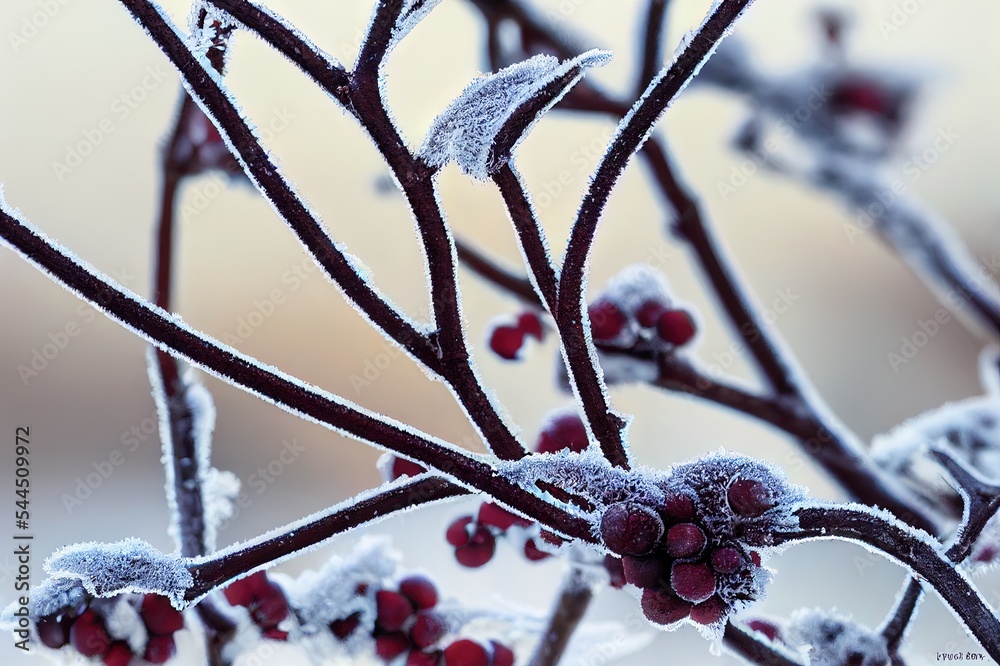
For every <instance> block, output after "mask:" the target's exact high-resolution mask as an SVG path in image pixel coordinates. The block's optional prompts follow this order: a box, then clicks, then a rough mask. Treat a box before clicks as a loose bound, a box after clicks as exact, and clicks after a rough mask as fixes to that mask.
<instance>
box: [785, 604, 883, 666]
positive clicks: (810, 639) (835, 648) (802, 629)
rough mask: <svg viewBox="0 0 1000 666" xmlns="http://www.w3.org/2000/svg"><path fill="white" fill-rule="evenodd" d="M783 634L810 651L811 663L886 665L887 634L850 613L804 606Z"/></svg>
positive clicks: (820, 665) (816, 665)
mask: <svg viewBox="0 0 1000 666" xmlns="http://www.w3.org/2000/svg"><path fill="white" fill-rule="evenodd" d="M782 638H784V639H785V641H786V642H787V643H788V644H789V645H790V646H792V647H793V648H797V649H798V650H800V651H801V652H803V653H804V654H806V655H808V658H809V664H810V666H843V665H844V664H851V665H852V666H885V664H886V663H887V662H888V661H889V648H888V646H887V645H886V642H885V638H883V637H882V636H881V635H880V634H879V633H877V632H874V631H872V630H871V629H869V628H868V627H865V626H864V625H862V624H859V623H857V622H854V621H853V620H851V618H850V617H847V616H842V615H837V614H834V613H832V612H829V611H825V610H821V609H818V608H817V609H814V610H809V609H802V610H799V611H796V612H795V613H793V614H792V616H791V617H790V618H789V620H788V623H787V624H786V625H785V627H784V630H783V631H782Z"/></svg>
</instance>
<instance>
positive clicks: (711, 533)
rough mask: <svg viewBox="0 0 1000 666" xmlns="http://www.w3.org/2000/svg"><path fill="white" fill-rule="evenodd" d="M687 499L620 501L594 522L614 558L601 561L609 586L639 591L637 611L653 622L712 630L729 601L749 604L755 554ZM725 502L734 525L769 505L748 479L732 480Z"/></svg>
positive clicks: (757, 559) (763, 493)
mask: <svg viewBox="0 0 1000 666" xmlns="http://www.w3.org/2000/svg"><path fill="white" fill-rule="evenodd" d="M695 499H697V498H694V499H693V498H692V497H691V496H688V495H686V494H683V493H678V492H667V493H666V494H665V500H664V502H663V503H662V504H661V505H659V506H656V507H652V506H647V505H644V504H639V503H632V502H620V503H616V504H612V505H611V506H609V507H608V508H607V509H606V510H605V511H604V514H603V516H602V519H601V526H600V529H601V537H602V539H603V541H604V545H605V546H606V547H607V548H608V550H610V551H611V552H612V553H614V554H616V555H619V556H621V560H620V561H619V560H618V559H617V558H615V557H609V558H607V559H606V560H605V565H606V567H607V568H608V569H609V572H610V574H611V581H612V584H613V585H616V586H618V587H620V586H622V584H623V582H624V583H631V584H632V585H635V586H636V587H639V588H641V589H642V591H643V592H642V610H643V613H644V614H645V615H646V617H647V618H648V619H649V620H650V621H652V622H655V623H657V624H663V625H672V624H675V623H677V622H680V621H681V620H684V619H686V618H690V619H691V620H692V621H693V622H695V623H697V624H701V625H718V624H720V623H721V621H722V620H724V619H725V618H726V617H727V616H728V614H729V612H730V611H731V610H732V604H733V602H734V601H737V600H747V597H750V598H752V597H753V592H754V591H755V589H756V587H757V586H756V584H755V577H756V576H757V574H758V571H759V569H760V565H761V561H760V555H759V554H758V553H757V552H756V551H754V550H751V549H749V548H747V544H746V543H743V542H741V540H740V539H739V538H737V537H735V536H734V535H733V534H732V533H728V532H729V530H725V531H724V533H722V532H719V531H717V530H718V527H719V526H720V521H718V520H715V519H713V517H712V516H711V515H705V514H704V513H703V511H700V510H699V509H701V508H703V507H702V506H699V505H701V504H702V503H701V502H696V501H695ZM726 501H727V509H728V511H729V512H731V518H733V519H735V522H736V523H737V524H738V523H739V521H740V520H741V519H744V518H749V519H754V518H759V517H760V516H762V515H763V514H765V513H766V512H767V511H768V510H770V509H771V508H773V507H774V499H773V498H772V497H771V495H770V493H769V491H768V489H767V487H766V486H765V484H764V483H762V482H761V481H758V480H756V479H750V478H737V479H735V480H733V481H732V482H731V483H730V484H729V485H728V488H727V489H726ZM713 528H715V529H713ZM733 531H738V530H733Z"/></svg>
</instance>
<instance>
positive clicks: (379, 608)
mask: <svg viewBox="0 0 1000 666" xmlns="http://www.w3.org/2000/svg"><path fill="white" fill-rule="evenodd" d="M357 591H358V593H359V594H362V595H365V594H368V593H369V589H368V586H367V585H362V586H360V587H359V589H358V590H357ZM374 599H375V612H376V616H375V630H374V638H375V652H376V654H377V655H378V656H379V657H380V658H381V659H382V660H383V661H385V662H386V663H389V662H392V661H393V660H395V659H397V658H398V657H400V656H402V655H404V654H405V655H406V666H513V664H514V653H513V651H511V649H510V648H508V647H506V646H504V645H502V644H500V643H497V642H495V641H491V643H490V645H489V646H483V645H481V644H479V643H477V642H475V641H471V640H468V639H459V640H456V641H454V642H452V643H451V644H449V645H448V646H447V647H443V648H442V647H440V646H439V643H440V641H441V639H442V638H444V636H445V635H446V634H447V633H448V625H447V622H446V621H445V619H444V618H443V617H442V616H441V615H440V614H439V613H437V612H436V611H435V610H434V607H435V606H437V603H438V592H437V588H436V587H435V586H434V583H433V582H431V581H430V580H428V579H427V578H425V577H423V576H408V577H407V578H404V579H403V580H401V581H400V582H399V586H398V589H396V590H389V589H380V590H377V591H376V592H375V594H374ZM360 625H361V613H360V612H356V613H352V614H351V615H349V616H347V617H345V618H342V619H339V620H334V621H333V622H331V623H330V631H331V632H332V633H333V635H334V636H335V637H336V638H337V639H338V640H340V641H346V640H347V639H348V638H349V637H350V636H351V635H352V634H353V633H354V632H355V631H356V630H357V629H358V627H359V626H360Z"/></svg>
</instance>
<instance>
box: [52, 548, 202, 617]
mask: <svg viewBox="0 0 1000 666" xmlns="http://www.w3.org/2000/svg"><path fill="white" fill-rule="evenodd" d="M45 570H46V571H48V572H49V573H50V574H52V575H54V576H58V577H75V578H79V579H80V581H81V582H82V583H83V586H84V588H86V590H87V592H89V593H91V594H92V595H94V596H96V597H111V596H114V595H116V594H121V593H123V592H143V593H145V592H153V593H155V594H159V595H162V596H165V597H167V598H169V599H170V601H171V603H172V604H173V606H174V608H177V609H182V608H184V606H185V601H184V591H185V590H187V588H189V587H191V585H192V584H193V582H194V581H193V580H192V578H191V573H190V572H189V571H188V570H187V568H186V567H185V566H184V561H183V560H182V559H180V558H178V557H174V556H171V555H164V554H163V553H161V552H160V551H158V550H156V549H155V548H153V547H152V546H151V545H149V544H148V543H146V542H145V541H142V540H140V539H126V540H125V541H119V542H117V543H97V542H93V541H92V542H88V543H78V544H74V545H72V546H66V547H65V548H60V549H59V550H57V551H56V552H55V553H53V554H52V555H51V556H50V557H49V558H48V559H47V560H46V561H45Z"/></svg>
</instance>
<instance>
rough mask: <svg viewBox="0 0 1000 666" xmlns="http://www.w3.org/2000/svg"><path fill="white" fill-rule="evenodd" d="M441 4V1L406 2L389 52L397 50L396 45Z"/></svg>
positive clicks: (393, 30)
mask: <svg viewBox="0 0 1000 666" xmlns="http://www.w3.org/2000/svg"><path fill="white" fill-rule="evenodd" d="M439 4H441V0H405V2H404V3H403V10H402V11H401V12H400V13H399V17H398V18H397V19H396V25H395V26H393V29H392V39H390V40H389V49H388V50H389V51H392V49H394V48H396V45H397V44H399V42H400V41H402V39H403V38H404V37H406V36H407V35H408V34H410V31H411V30H413V28H415V27H416V26H417V24H418V23H420V22H421V21H422V20H424V18H425V17H426V16H427V15H428V14H430V13H431V11H432V10H433V9H434V8H435V7H437V6H438V5H439Z"/></svg>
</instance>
